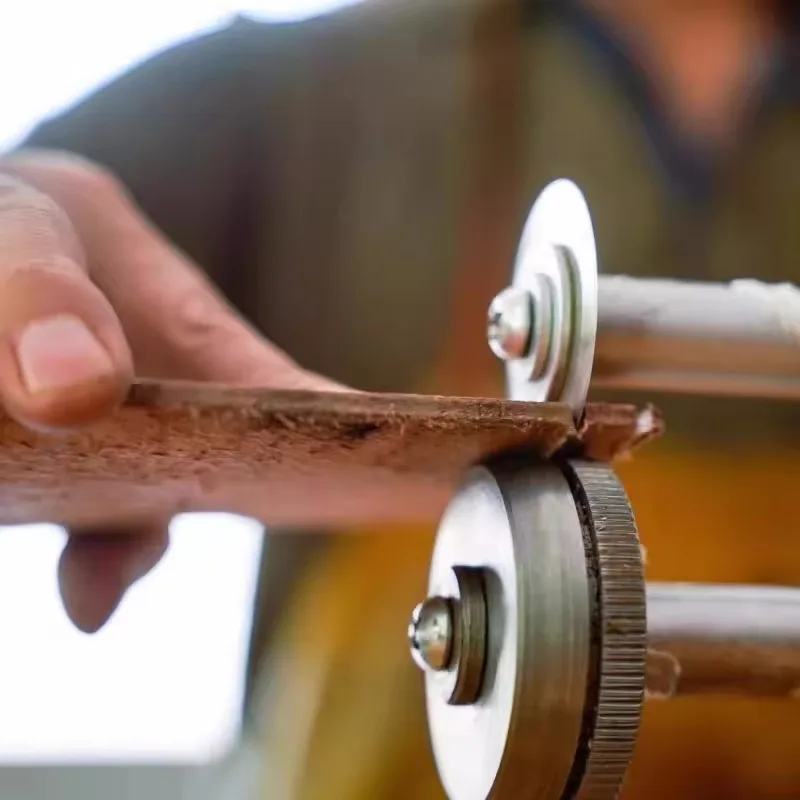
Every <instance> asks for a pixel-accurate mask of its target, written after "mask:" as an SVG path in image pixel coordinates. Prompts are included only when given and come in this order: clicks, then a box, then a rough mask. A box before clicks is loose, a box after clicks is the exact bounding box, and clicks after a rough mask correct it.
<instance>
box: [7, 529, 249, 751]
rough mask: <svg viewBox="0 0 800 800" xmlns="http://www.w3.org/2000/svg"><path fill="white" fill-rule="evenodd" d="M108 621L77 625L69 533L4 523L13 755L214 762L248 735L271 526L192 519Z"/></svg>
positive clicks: (10, 748)
mask: <svg viewBox="0 0 800 800" xmlns="http://www.w3.org/2000/svg"><path fill="white" fill-rule="evenodd" d="M172 534H173V536H172V544H171V547H170V550H169V551H168V553H167V555H166V557H165V558H164V560H163V561H162V562H161V564H160V565H159V566H158V567H156V569H155V570H154V571H153V572H152V573H151V574H150V575H149V576H148V577H147V578H145V579H144V580H142V581H141V582H140V583H139V584H137V585H136V586H135V587H134V588H133V589H132V591H131V592H130V593H129V595H128V597H127V598H126V599H125V601H124V602H123V604H122V605H121V606H120V608H119V609H118V611H117V613H116V615H115V616H114V617H113V618H112V620H111V622H110V623H109V624H108V626H107V627H106V628H105V629H103V630H102V631H100V632H99V633H97V634H95V635H92V636H86V635H84V634H81V633H80V632H78V631H77V630H76V629H75V628H73V627H72V625H71V624H70V623H69V622H68V620H67V618H66V615H65V614H64V611H63V609H62V606H61V601H60V598H59V595H58V590H57V587H56V582H55V571H56V565H57V563H58V557H59V554H60V552H61V548H62V546H63V542H64V534H63V532H62V531H61V530H60V529H59V528H56V527H54V526H36V527H28V528H5V529H0V642H2V651H3V658H2V660H1V661H0V709H2V713H1V714H0V761H2V762H5V763H14V764H19V763H22V762H30V761H49V762H53V761H56V762H63V761H69V762H75V761H88V762H96V761H102V760H115V761H119V760H131V759H133V760H136V761H141V760H147V761H161V762H163V761H187V760H188V761H203V760H211V759H215V758H217V757H219V756H221V755H223V754H224V753H225V752H226V751H227V750H228V749H229V748H230V746H231V745H232V744H233V742H234V741H235V738H236V736H237V734H238V725H239V717H240V710H241V700H242V692H243V688H244V684H243V681H244V665H245V659H246V656H247V648H248V643H249V634H250V625H251V616H250V613H249V612H250V607H251V605H252V600H253V594H254V591H255V585H256V577H257V566H258V556H259V552H260V546H261V526H260V525H258V524H256V523H254V522H252V521H250V520H244V519H240V518H236V517H230V516H228V515H223V514H213V515H203V516H200V515H192V516H190V515H187V516H184V517H181V518H178V519H177V520H176V521H175V523H174V524H173V528H172Z"/></svg>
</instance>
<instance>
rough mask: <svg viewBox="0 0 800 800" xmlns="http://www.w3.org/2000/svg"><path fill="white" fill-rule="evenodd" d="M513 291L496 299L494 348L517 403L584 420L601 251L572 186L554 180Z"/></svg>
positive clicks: (537, 212)
mask: <svg viewBox="0 0 800 800" xmlns="http://www.w3.org/2000/svg"><path fill="white" fill-rule="evenodd" d="M510 289H511V291H506V292H504V293H501V295H498V297H497V298H496V299H495V302H494V303H493V304H492V308H491V309H490V322H489V326H490V331H489V339H490V346H491V347H492V349H493V350H494V351H495V353H496V354H498V355H499V356H500V357H502V358H504V359H505V360H506V375H507V382H508V396H509V398H510V399H512V400H527V401H554V402H562V403H566V404H567V405H569V406H570V407H571V408H572V409H573V410H574V411H575V413H576V414H580V413H581V412H582V411H583V407H584V405H585V403H586V396H587V394H588V391H589V383H590V380H591V375H592V364H593V362H594V349H595V339H596V336H597V292H598V290H597V250H596V247H595V238H594V230H593V228H592V220H591V215H590V214H589V208H588V206H587V204H586V201H585V199H584V197H583V194H582V193H581V191H580V189H578V187H577V186H576V185H575V184H574V183H572V181H569V180H563V179H562V180H557V181H554V182H553V183H551V184H550V185H548V186H547V187H546V188H545V190H544V191H543V192H542V193H541V194H540V195H539V197H538V199H537V200H536V202H535V203H534V205H533V208H532V209H531V212H530V214H529V216H528V219H527V221H526V223H525V227H524V230H523V233H522V238H521V241H520V245H519V249H518V251H517V259H516V263H515V267H514V276H513V281H512V286H511V287H510ZM525 302H530V307H529V308H528V307H527V306H526V305H525ZM504 313H507V314H508V316H509V319H508V322H507V323H506V324H504V321H503V315H504ZM526 324H528V325H529V331H528V335H527V337H526V336H525V334H524V332H523V330H522V328H523V327H524V326H525V325H526ZM504 340H505V342H504ZM523 341H524V342H525V344H526V345H527V346H526V347H524V348H523V347H522V346H521V344H520V343H521V342H523ZM506 344H507V346H506Z"/></svg>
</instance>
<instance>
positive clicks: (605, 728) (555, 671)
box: [409, 459, 646, 800]
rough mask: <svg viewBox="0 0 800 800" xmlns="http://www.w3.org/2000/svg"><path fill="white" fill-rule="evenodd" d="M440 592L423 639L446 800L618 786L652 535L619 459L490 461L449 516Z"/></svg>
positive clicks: (436, 578)
mask: <svg viewBox="0 0 800 800" xmlns="http://www.w3.org/2000/svg"><path fill="white" fill-rule="evenodd" d="M465 578H466V579H465ZM428 593H429V599H428V600H426V601H425V603H423V604H422V606H420V607H418V608H417V609H416V610H415V612H414V615H413V617H412V623H411V626H410V629H409V639H410V645H411V650H412V653H414V654H415V659H416V660H417V663H419V664H421V665H422V666H423V667H424V670H425V683H426V696H427V706H428V719H429V725H430V731H431V740H432V744H433V751H434V756H435V759H436V763H437V766H438V770H439V774H440V776H441V779H442V782H443V784H444V787H445V790H446V791H447V794H448V797H450V798H451V800H485V798H488V797H509V798H510V797H514V798H531V800H533V798H536V799H537V800H539V799H542V800H544V798H553V799H554V800H555V799H556V798H561V797H580V798H595V797H596V798H604V797H613V796H615V794H616V791H617V790H618V788H619V786H620V784H621V782H622V779H623V776H624V773H625V770H626V768H627V764H628V761H629V759H630V757H631V753H632V750H633V746H634V743H635V740H636V733H637V730H638V724H639V714H640V709H641V704H642V699H643V695H644V683H645V629H646V626H645V586H644V578H643V572H642V561H641V549H640V546H639V540H638V537H637V533H636V527H635V524H634V521H633V516H632V514H631V511H630V506H629V504H628V501H627V499H626V497H625V493H624V492H623V490H622V488H621V486H620V485H619V483H618V482H617V480H616V478H615V477H614V475H613V473H612V472H611V470H610V469H609V468H608V467H605V466H601V465H596V464H590V463H588V462H584V463H564V464H562V465H561V466H555V465H554V464H545V463H532V462H531V461H529V460H527V459H525V460H524V461H523V462H519V461H517V460H515V459H512V460H504V461H498V462H495V463H491V464H487V465H484V466H479V467H476V468H475V469H474V470H473V471H472V472H471V473H470V474H469V475H468V476H467V478H466V480H465V483H464V485H463V486H462V488H461V490H460V491H459V492H458V493H457V495H456V497H455V498H454V500H453V501H452V503H451V505H450V507H449V508H448V510H447V511H446V513H445V515H444V517H443V519H442V523H441V527H440V529H439V534H438V537H437V541H436V547H435V551H434V555H433V562H432V566H431V572H430V581H429V587H428ZM432 642H434V644H431V643H432ZM442 653H447V656H446V657H443V656H442ZM460 687H467V689H468V691H461V690H460Z"/></svg>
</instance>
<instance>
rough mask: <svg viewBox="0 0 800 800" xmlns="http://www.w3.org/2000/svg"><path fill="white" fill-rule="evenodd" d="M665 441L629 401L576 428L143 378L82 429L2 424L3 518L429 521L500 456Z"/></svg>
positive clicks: (513, 416) (458, 403)
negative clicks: (473, 470)
mask: <svg viewBox="0 0 800 800" xmlns="http://www.w3.org/2000/svg"><path fill="white" fill-rule="evenodd" d="M643 424H644V425H645V426H646V430H644V432H643V427H642V426H643ZM659 432H660V419H659V418H658V415H657V414H655V413H654V412H653V411H652V410H651V409H648V410H645V411H644V412H642V411H640V410H639V409H637V408H635V407H633V406H619V405H615V406H605V405H596V406H590V407H589V408H588V409H587V413H586V419H585V420H584V422H583V423H582V425H581V426H579V429H578V428H576V426H575V425H574V424H573V420H572V418H571V415H570V411H569V409H568V408H567V407H566V406H562V405H558V404H529V403H515V402H509V401H504V400H488V399H486V400H484V399H472V398H454V397H434V396H417V395H379V394H358V393H352V394H350V393H316V392H284V391H264V390H252V389H247V390H243V389H233V388H227V387H218V386H209V385H200V384H191V383H179V382H151V383H147V382H143V383H137V384H136V385H135V386H134V387H133V388H132V390H131V392H130V394H129V396H128V398H127V401H126V402H125V403H124V405H123V406H122V408H120V409H119V411H118V412H117V413H116V415H114V416H113V417H112V418H110V419H108V420H106V421H104V422H102V423H99V424H97V425H95V426H94V427H92V428H90V429H89V430H86V431H82V432H80V433H75V434H70V435H50V434H44V433H36V432H31V431H29V430H28V429H26V428H24V427H22V426H20V425H18V424H17V423H16V422H14V421H12V420H10V419H9V418H8V417H2V419H0V524H24V523H32V522H45V521H47V522H58V523H62V524H68V525H75V526H80V527H89V528H93V527H95V526H100V527H105V526H107V525H112V524H125V523H129V522H135V521H136V520H137V519H139V518H141V517H146V516H150V515H153V514H158V515H165V514H174V513H180V512H185V511H229V512H233V513H238V514H243V515H247V516H252V517H255V518H258V519H259V520H261V521H262V522H264V523H266V524H270V525H280V526H288V527H292V526H306V525H321V526H328V525H331V526H333V525H340V524H344V523H347V524H353V523H364V522H376V521H387V522H407V521H422V520H426V521H427V520H433V519H435V518H437V516H438V515H439V514H440V513H441V511H442V510H443V508H444V506H445V504H446V503H447V501H448V500H449V498H450V495H451V493H452V491H453V488H454V484H455V483H456V482H457V481H458V480H459V478H460V476H461V474H462V473H463V471H464V470H465V469H466V468H468V467H469V466H470V465H471V464H473V463H475V462H476V461H480V460H481V459H483V458H485V457H487V456H489V455H493V454H496V453H498V452H502V451H508V450H518V449H528V450H530V451H532V452H534V453H536V454H538V455H540V456H543V457H550V456H552V455H553V454H555V453H557V452H558V451H559V450H561V449H562V448H564V447H570V448H571V450H572V451H575V450H577V451H579V452H582V453H583V454H585V455H587V456H589V457H597V458H601V459H603V460H609V459H611V458H614V457H616V456H617V455H620V454H622V453H624V452H626V451H627V450H629V449H630V447H631V446H634V445H637V444H639V443H640V442H641V441H643V440H644V439H646V438H649V436H652V435H657V434H658V433H659Z"/></svg>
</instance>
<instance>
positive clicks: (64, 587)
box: [58, 521, 169, 633]
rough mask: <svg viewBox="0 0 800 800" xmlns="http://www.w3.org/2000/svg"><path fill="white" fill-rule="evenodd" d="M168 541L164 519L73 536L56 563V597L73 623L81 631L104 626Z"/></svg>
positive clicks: (153, 565)
mask: <svg viewBox="0 0 800 800" xmlns="http://www.w3.org/2000/svg"><path fill="white" fill-rule="evenodd" d="M168 542H169V534H168V526H167V523H166V521H158V522H153V523H151V524H148V525H143V526H140V527H138V528H130V529H127V530H114V531H105V532H101V531H81V532H73V533H72V534H71V535H70V537H69V539H68V540H67V544H66V546H65V547H64V550H63V551H62V553H61V559H60V560H59V565H58V579H59V588H60V590H61V599H62V602H63V604H64V608H65V610H66V612H67V614H68V615H69V617H70V619H71V620H72V622H73V624H74V625H75V626H76V627H77V628H78V629H79V630H81V631H83V632H84V633H95V632H96V631H98V630H99V629H100V628H101V627H103V625H105V624H106V622H107V621H108V620H109V619H110V618H111V616H112V615H113V613H114V612H115V611H116V609H117V608H118V607H119V604H120V602H121V601H122V598H123V597H124V595H125V592H126V591H127V590H128V589H129V588H130V587H131V586H132V585H133V584H134V583H135V582H136V581H138V580H140V579H141V578H143V577H144V576H145V575H146V574H147V573H148V572H150V570H152V569H153V567H155V566H156V564H158V562H159V561H160V560H161V558H162V557H163V555H164V553H165V552H166V550H167V547H168Z"/></svg>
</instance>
